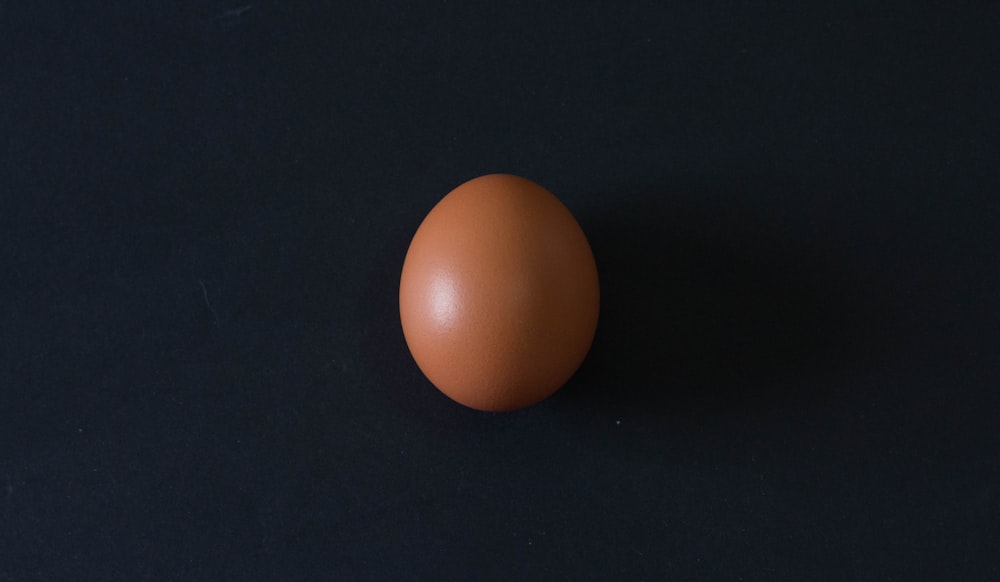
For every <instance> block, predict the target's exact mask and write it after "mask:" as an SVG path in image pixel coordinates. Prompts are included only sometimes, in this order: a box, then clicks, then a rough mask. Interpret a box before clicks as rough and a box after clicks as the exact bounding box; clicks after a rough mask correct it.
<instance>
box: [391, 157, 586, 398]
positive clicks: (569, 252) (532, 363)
mask: <svg viewBox="0 0 1000 582" xmlns="http://www.w3.org/2000/svg"><path fill="white" fill-rule="evenodd" d="M599 295H600V292H599V285H598V278H597V266H596V264H595V263H594V256H593V253H592V252H591V249H590V244H589V243H588V242H587V238H586V236H585V235H584V233H583V230H582V229H581V228H580V225H579V224H578V223H577V221H576V219H574V218H573V215H572V214H570V212H569V210H568V209H567V208H566V207H565V206H564V205H563V204H562V203H561V202H560V201H559V200H558V199H557V198H556V197H555V196H553V195H552V194H551V193H550V192H549V191H548V190H546V189H545V188H543V187H541V186H539V185H538V184H535V183H534V182H531V181H530V180H527V179H525V178H520V177H517V176H511V175H506V174H491V175H488V176H481V177H479V178H475V179H473V180H470V181H468V182H466V183H464V184H462V185H461V186H459V187H458V188H456V189H455V190H453V191H452V192H451V193H449V194H448V195H447V196H445V197H444V198H443V199H442V200H441V201H440V202H439V203H438V204H437V205H436V206H435V207H434V208H433V209H432V210H431V212H430V213H429V214H428V215H427V217H426V218H425V219H424V221H423V223H421V225H420V227H419V229H418V230H417V232H416V234H415V235H414V236H413V241H412V242H411V243H410V247H409V250H408V251H407V254H406V260H405V261H404V264H403V272H402V276H401V278H400V286H399V314H400V320H401V323H402V326H403V335H404V336H405V337H406V343H407V345H408V346H409V348H410V352H411V353H412V354H413V358H414V360H416V362H417V365H418V366H419V367H420V369H421V370H422V371H423V373H424V374H425V375H426V376H427V378H428V379H429V380H430V381H431V383H433V384H434V385H435V386H437V388H438V389H439V390H440V391H441V392H443V393H444V394H446V395H447V396H449V397H450V398H452V399H453V400H455V401H456V402H459V403H461V404H464V405H466V406H469V407H471V408H475V409H478V410H486V411H503V410H515V409H518V408H523V407H526V406H530V405H531V404H534V403H536V402H538V401H540V400H542V399H544V398H546V397H548V396H549V395H551V394H552V393H553V392H555V391H556V390H558V389H559V388H560V387H561V386H562V385H563V384H564V383H565V382H566V381H567V380H568V379H569V378H570V376H572V375H573V373H574V372H575V371H576V369H577V368H578V367H579V365H580V363H581V362H582V361H583V359H584V357H585V356H586V355H587V351H588V350H589V349H590V345H591V342H592V341H593V338H594V332H595V330H596V328H597V317H598V311H599V304H600V298H599Z"/></svg>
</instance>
